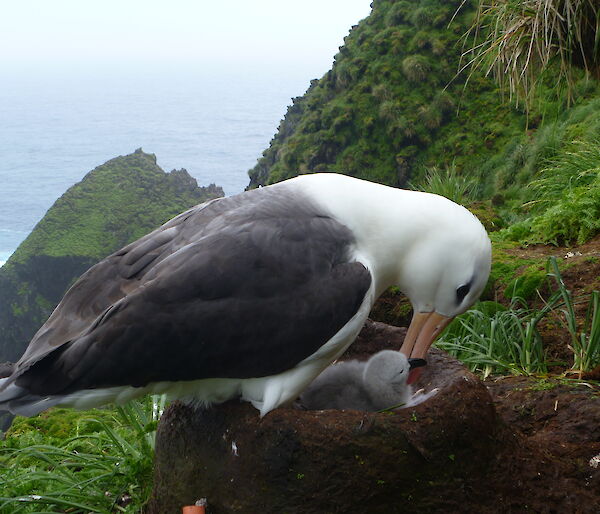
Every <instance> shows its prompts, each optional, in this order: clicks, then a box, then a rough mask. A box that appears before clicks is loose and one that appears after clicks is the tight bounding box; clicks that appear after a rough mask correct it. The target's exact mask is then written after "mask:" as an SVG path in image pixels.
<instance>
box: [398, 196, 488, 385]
mask: <svg viewBox="0 0 600 514" xmlns="http://www.w3.org/2000/svg"><path fill="white" fill-rule="evenodd" d="M442 206H443V209H442V216H441V217H440V216H437V217H436V220H435V223H434V226H431V225H430V226H428V227H427V230H424V231H421V232H420V233H419V235H418V237H416V238H415V242H414V244H413V245H412V246H411V248H410V249H409V251H408V252H407V254H406V256H405V257H404V259H402V265H401V272H400V277H399V281H398V282H399V285H400V289H401V290H402V292H403V293H404V294H406V295H407V296H408V298H409V299H410V301H411V303H412V306H413V311H414V314H413V318H412V321H411V324H410V326H409V329H408V332H407V334H406V338H405V340H404V343H403V345H402V348H401V350H400V351H401V352H402V353H404V354H405V355H406V356H407V357H408V358H409V359H410V363H411V372H410V377H409V381H408V383H412V382H414V381H415V380H417V379H418V377H419V375H420V373H421V370H422V366H424V365H425V364H426V361H425V357H426V355H427V352H428V351H429V348H430V346H431V345H432V344H433V342H434V341H435V339H436V337H437V336H438V335H439V334H440V333H441V332H442V331H443V330H444V328H445V327H446V326H447V325H448V324H449V323H450V322H451V321H452V319H453V318H454V317H455V316H457V315H458V314H461V313H463V312H465V311H466V310H467V309H468V308H469V307H470V306H471V305H472V304H473V303H475V301H476V300H477V299H478V298H479V296H480V295H481V293H482V291H483V289H484V287H485V285H486V283H487V279H488V276H489V274H490V266H491V244H490V240H489V237H488V235H487V233H486V231H485V229H484V228H483V226H482V225H481V223H480V222H479V220H478V219H477V218H476V217H475V216H473V215H472V214H471V213H470V212H468V211H467V210H466V209H464V208H462V207H460V206H458V205H456V204H453V203H451V202H448V203H447V204H446V203H445V202H442ZM430 221H431V220H430Z"/></svg>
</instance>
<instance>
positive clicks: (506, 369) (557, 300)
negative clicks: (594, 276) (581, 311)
mask: <svg viewBox="0 0 600 514" xmlns="http://www.w3.org/2000/svg"><path fill="white" fill-rule="evenodd" d="M546 267H547V277H548V278H551V279H553V280H554V283H555V290H554V292H553V293H552V294H551V295H550V297H549V298H548V299H547V300H546V301H544V304H543V307H541V308H539V309H533V308H530V307H529V306H528V304H527V302H526V301H525V300H524V299H523V298H520V297H518V296H516V295H513V296H512V299H511V301H510V304H509V306H508V307H505V306H503V305H501V304H498V303H495V302H480V303H478V304H476V305H475V306H474V307H473V308H472V309H470V310H469V311H467V312H466V313H464V314H462V315H461V316H458V317H457V318H456V319H455V320H454V321H453V322H452V323H451V324H450V326H449V327H448V328H447V329H446V331H445V332H444V333H443V334H442V336H441V337H440V339H439V340H438V341H437V343H436V345H437V346H438V347H439V348H442V349H444V350H446V351H447V352H449V353H450V354H451V355H454V356H455V357H456V358H458V359H460V360H461V361H463V362H464V363H465V364H467V365H468V366H469V367H470V368H471V370H472V371H478V372H480V373H482V374H483V376H484V377H486V376H488V375H489V374H491V373H511V374H515V375H532V374H540V373H546V372H547V371H548V365H549V364H551V363H549V362H548V357H547V355H546V352H545V350H544V348H543V342H542V341H543V340H542V336H541V335H540V332H539V330H538V325H539V324H540V322H541V321H542V320H543V319H544V318H545V317H546V316H548V315H550V314H558V318H559V319H560V321H561V323H562V324H563V325H564V326H565V327H566V329H567V330H568V333H569V335H570V339H571V342H570V344H569V345H568V348H569V350H570V351H571V352H572V359H573V365H572V367H571V369H572V370H573V372H576V373H577V374H578V376H579V378H581V377H582V375H583V373H584V372H589V371H592V370H594V369H595V368H596V367H597V366H600V291H597V290H594V291H592V292H591V294H590V295H589V296H586V297H584V298H579V299H577V300H575V299H574V298H573V295H572V293H571V291H569V290H568V289H567V287H566V285H565V283H564V281H563V279H562V276H561V272H560V269H559V266H558V263H557V260H556V258H555V257H551V258H549V259H548V262H547V266H546ZM517 286H518V280H517V281H516V282H515V283H514V288H515V289H516V288H517ZM578 302H588V307H587V310H586V315H585V318H584V320H583V323H579V322H578V317H577V315H576V309H575V304H576V303H578ZM564 364H565V363H563V365H564Z"/></svg>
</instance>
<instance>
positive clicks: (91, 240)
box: [9, 150, 222, 263]
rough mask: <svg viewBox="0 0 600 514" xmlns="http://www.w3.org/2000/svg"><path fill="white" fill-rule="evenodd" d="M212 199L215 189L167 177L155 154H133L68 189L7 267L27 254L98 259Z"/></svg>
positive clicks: (183, 175)
mask: <svg viewBox="0 0 600 514" xmlns="http://www.w3.org/2000/svg"><path fill="white" fill-rule="evenodd" d="M217 196H222V191H220V190H219V188H216V187H214V186H213V187H210V188H198V186H197V184H196V181H195V180H194V179H192V178H191V177H190V176H189V175H188V174H187V172H185V171H183V170H181V171H175V172H172V173H171V174H168V175H167V174H165V173H164V171H162V170H161V169H160V168H159V167H158V166H157V164H156V157H155V156H154V155H151V154H146V153H143V152H142V151H141V150H138V151H136V152H135V153H133V154H130V155H127V156H124V157H117V158H115V159H112V160H110V161H108V162H106V163H105V164H103V165H101V166H98V167H97V168H96V169H94V170H93V171H91V172H90V173H88V174H87V175H86V176H85V177H84V178H83V180H82V181H81V182H79V183H78V184H75V185H74V186H73V187H71V188H70V189H69V190H68V191H67V192H66V193H65V194H64V195H63V196H61V197H60V198H59V199H58V200H57V201H56V202H55V204H54V205H53V206H52V207H51V208H50V209H49V210H48V212H47V213H46V215H45V216H44V218H43V219H42V220H41V221H40V222H39V223H38V224H37V225H36V227H35V228H34V230H33V232H32V233H31V234H30V236H29V237H28V238H27V239H26V240H25V241H24V242H23V243H22V244H21V246H19V248H18V249H17V251H16V252H15V253H14V255H13V256H12V258H11V260H10V261H9V263H11V262H12V263H24V262H25V261H26V260H27V258H28V257H29V256H32V255H35V256H39V255H47V256H51V257H62V256H70V257H72V256H85V257H91V258H94V259H100V258H103V257H105V256H106V254H107V251H108V252H110V251H111V249H113V250H116V249H118V248H120V247H121V246H124V245H125V244H127V243H129V242H131V241H133V240H135V239H137V238H139V237H141V236H143V235H145V234H146V233H148V232H149V231H150V230H152V229H154V228H156V227H157V226H159V225H160V224H162V223H164V222H165V221H167V220H168V219H170V218H172V217H173V216H175V215H176V214H179V213H180V212H181V211H182V206H184V208H185V207H190V206H192V205H196V204H197V203H200V202H202V201H205V200H208V199H210V198H215V197H217ZM124 220H126V221H124Z"/></svg>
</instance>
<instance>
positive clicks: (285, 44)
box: [0, 0, 371, 76]
mask: <svg viewBox="0 0 600 514" xmlns="http://www.w3.org/2000/svg"><path fill="white" fill-rule="evenodd" d="M370 2H371V0H168V1H167V0H102V1H100V0H85V1H82V0H19V1H6V2H3V3H2V4H3V5H2V15H1V16H0V62H1V63H2V68H3V69H4V70H5V72H9V73H36V72H37V73H41V72H45V71H47V70H48V69H54V70H61V69H63V68H67V69H68V68H78V69H85V68H86V67H102V66H112V67H119V66H123V67H128V66H129V67H130V66H138V67H142V68H144V67H155V68H164V67H168V66H172V67H179V66H186V67H189V68H193V67H209V68H213V67H214V68H227V67H231V66H236V67H239V66H242V67H244V66H245V67H249V68H255V69H257V70H262V69H272V68H273V67H280V69H281V71H285V69H286V68H287V69H298V68H305V67H306V68H309V69H311V70H315V71H314V72H313V75H314V76H320V75H322V74H323V73H325V72H326V71H327V70H328V69H329V68H330V66H331V63H332V59H333V56H334V55H335V54H336V53H337V49H338V47H339V46H341V45H342V43H343V38H344V36H345V35H347V33H348V30H349V29H350V27H351V26H352V25H354V24H356V23H357V22H358V21H359V20H360V19H362V18H364V17H366V16H367V15H368V14H369V12H370Z"/></svg>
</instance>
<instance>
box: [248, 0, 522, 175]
mask: <svg viewBox="0 0 600 514" xmlns="http://www.w3.org/2000/svg"><path fill="white" fill-rule="evenodd" d="M461 4H463V2H461V1H460V0H451V1H441V0H417V1H411V2H409V1H393V0H375V1H374V2H373V4H372V7H373V10H372V13H371V15H370V16H369V17H367V18H365V19H364V20H362V21H361V22H360V23H359V24H358V25H357V26H354V27H353V28H352V30H351V31H350V34H349V35H348V36H347V37H346V38H345V43H344V46H342V47H340V52H339V53H338V54H337V55H336V56H335V62H334V65H333V67H332V69H331V70H330V71H328V72H327V73H326V74H325V75H324V76H323V77H322V78H321V79H320V80H315V81H313V82H312V83H311V85H310V88H309V89H308V91H307V92H306V94H305V95H304V96H302V97H299V98H296V99H294V103H293V105H292V106H290V107H289V109H288V112H287V114H286V116H285V118H284V120H283V121H282V123H281V125H280V127H279V131H278V133H277V134H276V135H275V137H274V138H273V140H272V141H271V144H270V147H269V148H268V149H267V150H265V152H264V153H263V157H262V158H261V159H260V160H259V162H258V164H257V165H256V166H255V167H254V168H253V169H252V170H250V171H249V175H250V179H251V182H250V187H256V186H258V185H264V184H267V183H273V182H277V181H279V180H282V179H285V178H289V177H291V176H293V175H295V174H297V173H306V172H311V171H337V172H343V173H348V174H350V175H354V176H358V177H362V178H367V179H371V180H377V181H378V182H383V183H386V184H389V185H394V186H405V185H406V184H407V182H408V180H409V179H414V178H415V177H417V176H418V175H419V174H420V173H421V171H420V167H421V166H422V165H423V164H428V165H444V164H446V165H448V164H451V163H453V162H455V163H457V164H459V165H460V166H461V167H465V166H468V167H474V166H475V165H476V164H478V163H481V162H484V161H485V160H486V158H487V157H489V155H491V154H493V153H494V152H496V151H498V149H499V148H501V147H502V145H503V144H504V143H505V142H506V140H507V139H509V138H510V137H513V136H514V135H515V134H517V133H519V132H521V131H523V129H524V127H525V123H526V119H525V116H524V115H523V114H522V113H521V112H519V111H518V110H515V109H514V108H512V107H511V106H509V105H507V104H505V103H503V102H501V101H500V97H499V95H498V92H497V87H496V86H495V84H494V83H493V82H492V81H491V80H490V79H486V78H484V77H483V75H482V74H477V73H476V74H474V75H472V76H471V77H470V81H469V86H468V88H466V89H465V82H466V80H467V77H468V75H469V74H468V72H465V73H460V74H458V75H457V70H458V69H459V61H460V57H461V52H462V51H463V46H462V40H461V36H462V35H463V34H464V33H465V32H466V31H467V30H468V28H469V26H470V25H471V23H472V20H473V14H474V9H473V8H471V7H469V6H468V5H467V6H464V7H462V8H461V9H459V7H460V6H461Z"/></svg>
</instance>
